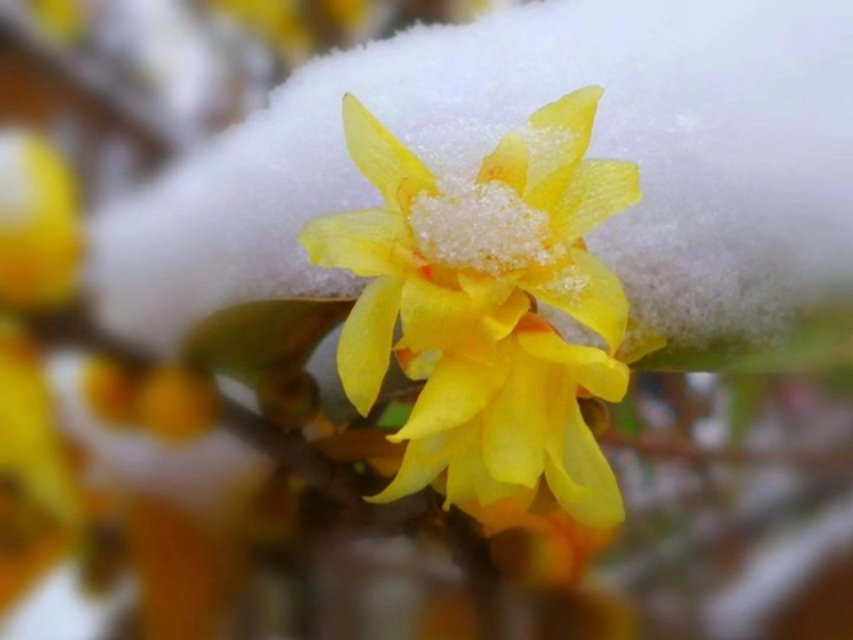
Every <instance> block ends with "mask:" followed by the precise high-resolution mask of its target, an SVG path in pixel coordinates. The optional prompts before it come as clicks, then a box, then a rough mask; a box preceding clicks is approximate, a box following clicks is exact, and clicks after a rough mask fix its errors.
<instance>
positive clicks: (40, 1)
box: [31, 0, 86, 42]
mask: <svg viewBox="0 0 853 640" xmlns="http://www.w3.org/2000/svg"><path fill="white" fill-rule="evenodd" d="M31 6H32V10H33V12H34V15H35V17H36V19H37V20H38V22H39V24H41V26H42V27H43V28H44V29H45V30H46V31H47V32H48V33H49V34H50V35H51V36H53V37H54V38H56V39H57V40H59V41H60V42H73V41H76V40H79V39H80V38H81V37H82V36H83V34H84V33H85V31H86V16H85V12H84V10H83V6H82V4H81V0H31Z"/></svg>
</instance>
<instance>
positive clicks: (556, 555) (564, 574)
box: [489, 528, 579, 586]
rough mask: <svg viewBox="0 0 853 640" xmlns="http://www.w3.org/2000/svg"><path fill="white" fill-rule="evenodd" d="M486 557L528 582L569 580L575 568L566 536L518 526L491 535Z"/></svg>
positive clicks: (544, 583)
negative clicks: (542, 532) (541, 532)
mask: <svg viewBox="0 0 853 640" xmlns="http://www.w3.org/2000/svg"><path fill="white" fill-rule="evenodd" d="M489 557H490V558H491V560H492V564H494V565H495V567H496V568H497V569H498V570H499V571H500V572H501V573H503V574H504V575H505V576H507V577H508V578H510V579H511V580H514V581H517V582H519V583H521V584H525V585H530V586H548V585H556V584H571V583H572V582H573V581H574V580H575V577H576V575H577V573H578V569H579V566H578V558H577V554H576V552H575V549H574V547H573V546H572V544H571V541H570V540H568V539H567V538H565V537H564V536H560V535H557V534H540V533H534V532H532V531H528V530H525V529H520V528H516V529H508V530H506V531H504V532H502V533H499V534H498V535H496V536H494V537H493V538H491V539H490V540H489Z"/></svg>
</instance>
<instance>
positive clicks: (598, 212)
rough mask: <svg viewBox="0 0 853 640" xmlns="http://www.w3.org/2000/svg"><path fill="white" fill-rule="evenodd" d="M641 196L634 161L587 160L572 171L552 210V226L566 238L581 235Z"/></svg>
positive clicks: (572, 238)
mask: <svg viewBox="0 0 853 640" xmlns="http://www.w3.org/2000/svg"><path fill="white" fill-rule="evenodd" d="M642 197H643V194H642V191H640V168H639V167H638V166H637V165H636V164H635V163H633V162H622V161H619V160H588V161H586V162H583V163H581V165H580V166H579V167H578V169H577V171H575V173H574V176H573V177H572V180H571V182H570V183H569V185H568V188H567V190H566V192H565V195H564V196H563V198H562V200H561V201H560V204H559V206H558V207H557V208H556V209H555V210H554V211H553V213H552V216H551V219H552V221H553V224H554V229H555V230H556V231H557V233H559V234H560V235H561V236H563V237H564V238H566V239H567V240H574V239H576V238H580V237H581V236H583V235H585V234H587V233H589V232H590V231H592V230H593V229H595V228H596V227H597V226H598V225H600V224H601V223H603V222H604V221H606V220H607V219H608V218H610V217H611V216H614V215H616V214H617V213H621V212H622V211H624V210H625V209H627V208H628V207H631V206H633V205H635V204H637V203H638V202H639V201H640V200H641V199H642Z"/></svg>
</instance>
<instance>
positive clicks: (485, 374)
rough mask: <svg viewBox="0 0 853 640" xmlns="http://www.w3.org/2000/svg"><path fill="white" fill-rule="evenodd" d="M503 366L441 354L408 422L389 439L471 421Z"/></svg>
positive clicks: (398, 439) (494, 386)
mask: <svg viewBox="0 0 853 640" xmlns="http://www.w3.org/2000/svg"><path fill="white" fill-rule="evenodd" d="M506 376H507V368H506V367H505V366H503V367H502V366H483V365H481V364H477V363H474V362H472V361H471V360H466V359H462V358H454V357H453V356H450V355H445V356H444V357H442V359H441V360H440V361H439V363H438V366H436V368H435V371H433V373H432V375H431V376H430V378H429V380H428V381H427V383H426V386H425V387H424V390H423V391H422V392H421V395H420V397H419V398H418V401H417V402H416V403H415V408H414V409H413V411H412V415H411V417H410V418H409V421H408V423H406V426H404V427H403V428H402V429H401V430H400V431H399V432H397V433H396V434H394V435H393V436H390V437H389V438H388V439H389V440H391V441H392V442H402V441H403V440H410V439H414V438H424V437H426V436H430V435H433V434H436V433H440V432H442V431H447V430H448V429H452V428H453V427H457V426H459V425H461V424H463V423H465V422H468V421H469V420H471V419H472V418H473V417H474V416H476V415H477V414H478V413H480V412H481V411H483V409H485V408H486V405H487V404H488V402H489V400H490V399H491V398H492V396H494V395H495V393H497V391H498V389H499V388H500V385H501V384H502V383H503V381H504V380H505V379H506Z"/></svg>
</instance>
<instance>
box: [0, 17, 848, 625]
mask: <svg viewBox="0 0 853 640" xmlns="http://www.w3.org/2000/svg"><path fill="white" fill-rule="evenodd" d="M510 3H511V2H509V0H504V1H503V2H498V1H494V2H489V1H488V0H0V191H3V192H5V193H0V207H4V208H5V209H7V210H9V211H12V210H14V209H15V207H16V206H18V205H19V204H20V202H25V201H27V193H26V189H23V192H22V187H21V185H22V184H23V183H24V182H26V180H28V179H30V178H31V176H32V174H33V172H35V174H36V175H38V176H41V178H39V180H44V181H46V182H39V181H38V180H35V182H34V183H35V184H37V185H38V184H41V185H42V187H40V188H41V189H42V191H44V192H47V191H49V192H50V193H51V194H53V198H54V200H52V201H51V202H52V203H53V204H52V205H51V206H55V207H56V208H57V210H61V213H59V214H56V216H57V217H55V218H50V217H49V218H50V220H49V222H48V223H46V224H47V227H46V229H47V230H46V231H45V230H44V229H42V230H41V231H40V232H39V233H42V234H43V236H50V240H49V241H48V240H45V241H44V245H43V246H42V244H39V243H40V242H41V240H38V241H36V240H33V241H32V242H33V243H34V244H33V246H38V247H40V249H39V251H42V250H43V253H39V254H38V255H39V256H40V257H39V260H38V261H37V264H36V266H32V265H29V266H28V265H24V266H20V264H19V265H18V266H17V267H15V266H14V265H13V267H8V264H11V263H12V262H13V258H12V257H10V256H13V254H14V252H15V251H16V245H14V244H11V242H12V240H6V239H3V238H2V233H6V231H5V229H6V227H4V226H3V225H7V226H9V225H11V226H12V227H13V226H14V225H12V223H11V222H9V221H10V220H13V218H14V216H13V215H12V213H9V214H8V215H5V216H4V214H5V213H6V211H5V210H4V211H2V212H0V252H5V253H6V261H7V262H6V263H4V262H3V260H4V258H3V256H2V255H0V271H2V270H3V268H4V266H3V265H4V264H7V267H5V268H7V269H11V272H12V273H13V274H17V275H13V276H9V277H6V276H3V275H2V274H0V278H6V280H8V282H6V284H3V283H2V282H0V289H2V292H3V295H4V296H5V298H4V300H2V304H0V309H2V311H3V313H2V315H0V317H2V323H0V352H2V354H1V355H0V385H2V386H3V389H0V404H2V403H6V408H5V409H4V408H3V407H2V406H0V420H5V421H7V423H5V424H4V423H0V450H2V449H3V448H4V447H7V445H8V442H7V441H5V440H4V437H8V429H9V427H8V426H7V425H8V424H11V422H12V421H14V420H16V419H18V417H19V416H20V411H19V412H18V413H15V411H16V410H15V409H14V408H12V407H13V405H15V403H16V402H17V400H16V398H19V397H20V396H21V394H28V393H29V394H34V397H37V399H36V400H35V403H36V404H37V405H38V406H41V407H42V408H43V414H44V415H42V416H41V417H40V418H38V419H39V420H41V421H42V422H44V423H46V424H48V423H49V425H50V428H51V429H52V430H53V432H54V433H55V435H56V437H57V438H58V439H59V440H61V443H60V449H61V451H60V452H59V454H58V455H61V456H62V458H63V460H65V461H69V460H70V463H68V462H64V463H63V464H64V465H65V466H67V467H68V468H70V469H71V472H70V473H71V475H72V476H73V478H72V479H71V480H69V482H68V483H67V484H71V485H73V486H74V491H75V492H76V493H77V494H78V498H77V499H76V500H75V501H76V502H78V503H82V504H83V505H84V506H83V507H82V515H81V514H75V515H74V516H73V517H72V518H70V520H73V521H75V523H76V524H75V525H74V527H73V528H74V529H75V530H77V531H80V530H82V532H83V533H82V534H80V535H79V536H78V535H75V536H73V540H72V536H71V535H70V534H69V533H68V529H69V527H68V526H67V525H66V519H65V518H64V517H63V516H62V515H61V514H60V515H57V513H61V511H62V508H63V506H62V505H63V504H64V503H65V501H64V500H63V499H62V498H61V497H57V496H58V493H57V490H55V489H51V488H50V487H48V488H46V489H44V490H43V491H42V493H41V495H47V496H49V498H50V499H49V500H46V502H47V503H48V506H44V502H45V501H38V500H35V499H34V498H33V496H34V495H39V491H38V490H33V492H31V493H32V495H31V494H30V493H28V492H29V491H30V489H29V488H28V486H27V482H25V481H26V480H27V479H28V478H30V479H32V483H33V484H34V485H37V486H41V485H39V483H42V484H44V486H47V485H49V484H50V483H51V482H54V481H52V480H45V479H44V478H45V477H46V476H47V475H49V474H50V473H51V472H50V471H49V470H48V469H47V467H48V466H49V465H48V464H47V463H46V462H45V460H46V459H47V458H46V456H47V455H48V454H47V453H44V452H49V451H52V449H51V446H50V445H46V444H43V443H42V444H41V445H39V444H38V443H36V444H33V445H32V449H31V455H30V457H29V458H28V459H27V462H26V464H27V465H29V466H27V467H26V468H24V469H23V470H22V468H21V467H20V466H19V467H16V466H15V464H16V463H15V461H11V462H10V461H8V460H6V459H4V456H3V454H2V451H0V464H7V465H8V469H6V468H4V467H3V466H0V638H3V639H4V640H54V639H55V640H77V639H80V640H96V639H97V640H100V639H104V640H107V639H115V640H120V639H121V640H124V639H130V638H150V639H152V640H170V639H172V638H174V639H175V640H178V639H190V640H191V639H195V638H198V639H202V638H240V639H247V640H248V639H255V638H257V639H281V640H284V639H298V638H319V639H326V638H329V639H350V638H351V639H365V640H385V639H388V640H392V639H395V640H396V639H400V640H403V639H409V638H412V639H420V640H439V639H441V640H445V639H446V640H451V639H452V640H469V639H471V640H473V639H475V638H479V639H481V640H486V639H488V640H492V639H499V638H507V639H516V638H518V639H523V638H542V639H550V638H555V639H556V638H590V639H596V640H607V639H610V638H613V639H617V638H618V639H629V638H651V639H661V640H666V639H682V638H683V639H694V638H697V639H698V638H709V639H732V640H737V639H743V640H750V639H758V638H769V639H789V638H790V639H792V640H793V639H803V640H823V639H836V638H838V639H843V638H851V637H853V608H851V607H850V606H849V599H850V595H851V594H853V393H851V391H853V368H851V363H853V343H849V344H847V345H846V349H847V351H846V352H844V349H845V347H844V346H843V345H842V346H841V347H838V349H840V351H841V352H837V353H835V355H836V356H837V357H833V358H829V359H828V364H827V365H826V366H822V367H820V368H819V369H818V370H817V371H812V372H810V373H808V374H798V375H792V374H785V375H782V374H777V375H759V374H748V373H739V374H705V373H691V374H658V373H641V374H638V375H637V376H636V377H635V379H634V381H633V383H632V388H631V392H630V395H629V397H628V399H627V400H626V401H625V402H624V403H622V404H621V405H618V406H610V407H606V408H605V407H598V406H597V407H593V408H591V409H590V410H591V411H593V412H596V411H597V412H598V413H596V414H595V415H596V416H597V417H596V424H598V425H599V426H600V428H601V431H602V433H601V435H600V440H601V442H602V446H603V447H604V448H605V451H606V452H607V453H608V456H609V458H610V459H611V461H612V464H613V466H614V468H615V470H616V472H617V475H618V477H619V479H620V484H621V486H622V488H623V491H624V495H625V499H626V502H627V505H628V513H629V515H628V521H627V523H626V524H625V526H623V527H622V529H621V531H618V532H614V533H613V534H612V536H608V539H606V540H603V539H590V538H588V537H585V534H583V533H579V532H577V531H573V530H571V527H569V528H562V529H561V528H560V527H557V526H556V525H555V527H554V528H551V529H547V528H546V530H538V529H536V528H535V527H534V528H533V529H529V530H528V529H525V528H523V527H519V528H513V529H511V530H507V531H502V532H500V533H497V534H495V535H491V536H489V537H488V539H486V538H485V537H484V535H483V531H482V529H481V527H479V526H478V525H476V524H475V523H473V522H472V521H470V520H468V519H466V518H465V517H464V516H462V515H461V514H458V513H452V514H451V515H450V517H449V518H444V517H443V516H441V515H440V510H439V508H438V504H439V503H438V502H437V501H436V500H434V499H430V498H428V497H427V498H421V499H419V500H418V501H406V502H404V503H402V504H401V505H399V507H398V508H396V509H394V510H386V511H383V512H382V513H381V514H378V513H375V512H372V511H368V512H364V513H362V511H361V510H360V508H359V507H357V506H353V505H352V504H350V503H349V502H348V497H347V496H344V497H343V498H341V499H340V500H337V499H336V498H335V495H336V493H335V491H336V487H337V482H338V480H339V478H338V476H337V475H336V474H337V473H339V472H341V473H346V474H348V475H347V477H348V478H349V477H353V478H355V483H356V485H357V486H359V487H365V488H367V487H372V486H376V483H377V482H380V483H381V478H382V476H383V475H388V474H389V473H393V470H394V468H395V464H399V451H397V450H395V449H394V448H393V447H392V448H390V449H389V448H384V445H383V444H382V441H381V438H380V437H377V435H376V433H375V431H373V430H370V429H365V430H363V432H358V433H356V435H355V436H353V434H352V433H350V434H349V436H346V437H343V436H342V434H341V433H337V432H336V428H335V427H334V426H332V425H330V424H328V423H327V422H324V420H322V419H320V418H318V417H317V416H315V415H313V414H312V415H311V416H310V419H308V420H303V419H302V418H304V417H305V416H301V415H297V416H295V417H294V416H293V415H292V412H293V411H297V412H298V407H297V408H296V409H294V407H293V406H291V405H287V406H285V407H280V409H281V411H280V412H279V413H278V414H275V412H274V411H272V412H271V411H270V408H269V403H268V404H267V407H266V410H267V413H273V414H275V417H277V418H278V420H277V422H279V423H281V424H282V425H283V426H282V427H281V429H282V434H284V435H283V436H282V438H281V439H280V440H277V439H275V438H273V440H272V441H270V439H269V438H268V437H267V436H265V435H264V434H263V432H262V430H261V428H260V427H259V426H258V425H257V418H255V417H253V416H252V415H251V414H249V413H248V412H246V411H245V410H240V409H239V407H237V408H235V407H232V406H230V405H229V406H223V403H222V400H221V398H219V397H218V392H216V391H213V390H211V388H210V381H209V380H207V379H205V378H203V377H199V376H196V375H195V374H194V373H193V372H188V371H184V370H181V369H179V368H177V367H176V366H174V365H173V364H172V363H151V362H145V361H144V358H140V356H139V354H135V353H130V352H128V351H127V350H126V349H125V348H123V347H122V346H120V345H114V344H110V343H109V341H108V339H107V338H106V337H104V336H101V335H98V333H97V332H96V331H94V330H93V329H92V328H91V323H90V322H88V321H87V318H88V310H87V299H86V292H85V290H83V291H82V292H81V291H79V289H78V288H77V287H76V286H75V285H74V284H73V282H71V281H76V276H74V275H73V274H72V273H71V272H73V271H75V269H76V265H77V264H78V261H79V260H82V261H83V264H85V234H84V233H83V232H82V231H81V230H79V229H77V227H76V226H75V224H73V223H70V222H69V220H71V219H74V218H76V217H79V218H81V219H85V216H86V215H88V214H87V212H89V211H93V210H96V209H99V208H101V207H102V206H103V204H104V203H105V202H108V201H109V200H111V199H113V198H118V197H121V196H122V194H125V193H127V192H128V191H129V190H132V189H133V187H134V186H136V185H138V184H140V183H142V182H144V181H145V180H146V179H147V178H148V177H150V176H152V175H155V174H156V173H157V171H158V170H159V169H161V168H162V167H164V166H165V165H166V164H168V163H169V162H170V161H172V160H174V159H176V158H179V157H182V156H184V155H186V154H189V153H191V152H192V150H193V149H194V148H195V147H197V146H199V145H203V143H204V141H205V140H206V139H208V138H210V137H211V136H213V135H215V134H216V133H217V132H220V131H222V130H224V129H226V128H227V127H229V126H231V125H233V124H235V123H238V122H240V121H241V120H243V119H244V118H245V117H246V116H247V115H248V114H250V113H252V112H253V111H255V110H257V109H259V108H261V107H263V106H264V105H265V104H266V99H267V95H268V93H269V91H270V90H271V89H272V88H274V87H276V86H278V85H279V84H280V83H282V82H283V81H284V80H286V79H287V77H288V76H289V75H290V74H291V73H292V71H293V70H294V69H296V68H298V67H299V65H300V64H302V63H303V62H304V61H305V60H306V59H308V58H309V57H310V56H312V55H315V54H318V53H322V52H324V51H328V50H331V49H334V48H347V47H351V46H356V45H358V43H360V42H363V41H366V40H369V39H376V38H384V37H388V36H390V35H391V34H393V33H394V32H396V31H397V30H399V29H402V28H404V27H407V26H410V25H412V24H414V23H415V22H417V21H423V22H426V23H433V22H448V23H462V22H466V21H468V20H471V19H472V18H473V17H474V16H475V15H476V14H477V13H478V12H483V11H490V10H494V9H496V8H497V7H498V6H499V5H501V4H510ZM27 141H29V142H30V143H32V144H37V145H40V146H39V148H40V149H41V152H42V156H43V157H42V160H41V161H39V162H36V161H33V160H32V159H30V160H27V159H26V158H29V157H30V156H28V155H27V153H25V152H24V151H22V149H24V148H25V147H26V144H27ZM33 141H37V143H36V142H33ZM22 145H23V146H22ZM27 148H29V147H27ZM31 155H32V154H31ZM54 174H57V175H58V176H59V177H56V176H55V175H54ZM52 175H53V176H54V177H50V176H52ZM28 176H30V178H28ZM45 176H47V177H45ZM44 185H48V186H44ZM40 192H41V191H40ZM45 206H48V205H45ZM7 219H8V220H7ZM63 229H64V231H62V232H61V233H60V231H57V230H63ZM12 235H14V234H12ZM54 235H55V236H56V237H55V238H54V237H53V236H54ZM43 236H38V238H43ZM10 237H12V236H10ZM16 237H17V236H16ZM28 241H29V240H28ZM18 242H23V241H22V240H20V239H19V240H18ZM15 264H18V263H15ZM21 264H23V263H21ZM25 267H26V268H25ZM57 273H58V274H59V275H56V274H57ZM21 274H24V275H21ZM69 274H71V275H69ZM44 278H46V279H48V280H50V281H51V285H50V286H49V287H48V288H47V290H45V291H41V290H39V291H37V289H38V287H37V283H39V282H41V280H40V279H44ZM54 280H58V283H57V281H54ZM3 287H5V289H4V288H3ZM28 376H29V377H28ZM39 376H40V378H39ZM31 378H32V379H31ZM279 382H280V383H281V384H283V385H284V387H286V388H284V389H282V387H277V388H276V391H277V392H276V393H271V396H270V397H272V398H281V397H283V396H284V397H289V396H288V395H287V394H288V393H290V392H293V387H292V385H294V384H296V385H297V386H298V384H300V383H299V382H298V381H297V382H294V381H292V380H285V381H279ZM303 382H304V381H303ZM28 385H29V386H28ZM287 385H291V386H287ZM140 389H141V390H140ZM170 394H172V395H170ZM137 396H140V397H137ZM164 397H166V400H164V399H163V398H164ZM140 398H141V399H140ZM187 398H190V399H192V402H190V401H189V400H186V399H187ZM409 400H410V398H406V397H403V396H401V397H399V398H396V399H394V401H393V402H391V404H389V406H388V407H387V408H386V409H385V413H384V414H383V416H381V417H380V420H379V422H380V424H379V426H378V428H382V427H383V426H394V425H395V424H397V422H398V421H399V420H400V417H399V414H401V412H402V414H405V411H406V407H407V402H408V401H409ZM131 404H133V405H134V406H136V404H141V405H142V406H143V409H141V410H140V411H141V412H142V414H144V416H143V418H138V415H135V417H134V418H133V419H131V418H128V417H127V416H126V415H124V413H123V412H125V411H127V410H128V407H129V406H130V405H131ZM146 407H147V410H146ZM152 407H153V408H152ZM146 411H147V413H146ZM163 412H166V413H167V414H168V413H169V412H172V413H174V412H178V413H181V415H182V416H183V417H186V415H185V413H186V412H189V413H190V414H192V416H191V417H190V418H189V419H187V420H185V422H186V424H188V425H189V427H188V428H187V432H186V433H180V434H177V435H176V434H175V433H174V431H173V430H171V429H170V425H174V420H173V419H171V418H170V417H169V416H167V417H165V418H163V417H162V413H163ZM197 414H198V415H197ZM170 415H171V414H170ZM137 418H138V419H137ZM33 419H36V418H33ZM274 421H276V420H274ZM383 421H384V425H383V424H382V422H383ZM130 422H139V423H140V424H143V425H144V426H143V427H133V428H131V427H128V426H127V425H128V424H129V423H130ZM295 422H298V423H305V422H308V423H309V424H308V427H305V429H304V431H305V434H304V435H305V436H306V438H307V439H308V440H310V441H313V442H314V443H317V442H323V444H319V445H317V444H315V445H310V446H309V445H305V444H304V441H303V440H302V437H301V436H299V437H298V438H296V437H295V436H294V435H293V433H294V432H293V430H292V429H291V430H290V431H287V430H286V429H285V427H288V426H292V424H291V423H295ZM212 423H217V424H219V423H222V424H225V425H226V426H227V427H228V428H216V429H207V426H209V425H210V424H212ZM116 425H119V426H116ZM164 425H165V426H164ZM193 425H202V426H200V427H199V428H198V429H194V426H193ZM607 425H609V428H607V430H606V431H605V427H606V426H607ZM4 429H6V430H7V434H6V436H4V431H3V430H4ZM232 432H234V433H237V435H233V433H232ZM330 436H338V439H336V438H335V437H330ZM340 437H343V439H340ZM347 438H349V439H347ZM176 440H179V441H180V442H181V446H179V447H176V446H175V445H174V443H175V441H176ZM259 444H260V445H261V446H260V448H261V449H265V451H266V453H269V450H270V449H276V447H279V448H281V447H285V448H286V447H287V446H289V447H290V449H288V451H290V452H291V453H282V455H280V456H279V457H278V458H277V460H278V462H279V463H282V462H283V464H281V465H280V466H275V465H273V464H272V462H271V460H270V459H269V456H268V455H265V454H264V453H262V452H258V451H257V448H258V445H259ZM40 447H41V448H40ZM309 449H310V451H309ZM318 451H319V454H318V453H317V452H318ZM294 452H295V453H294ZM353 452H356V453H353ZM358 452H361V453H358ZM279 453H281V451H279ZM303 453H304V454H305V455H302V454H303ZM309 454H310V455H309ZM288 456H291V457H292V458H297V457H299V460H298V461H294V460H293V459H290V460H288V458H287V457H288ZM300 456H301V457H300ZM311 456H314V457H311ZM330 461H331V462H333V463H334V464H335V467H334V468H332V467H330V466H329V464H330ZM30 468H32V470H33V471H32V473H30V471H29V469H30ZM341 469H343V471H341ZM116 478H119V479H120V481H119V480H116ZM318 478H319V480H318ZM56 482H57V483H58V482H59V481H56ZM60 484H61V483H60ZM318 485H320V486H321V487H323V490H320V489H318ZM51 486H53V485H51ZM330 496H331V497H330ZM51 500H53V502H51ZM57 504H58V505H59V506H57ZM342 505H343V506H342ZM356 512H358V513H356ZM81 522H82V523H81Z"/></svg>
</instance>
